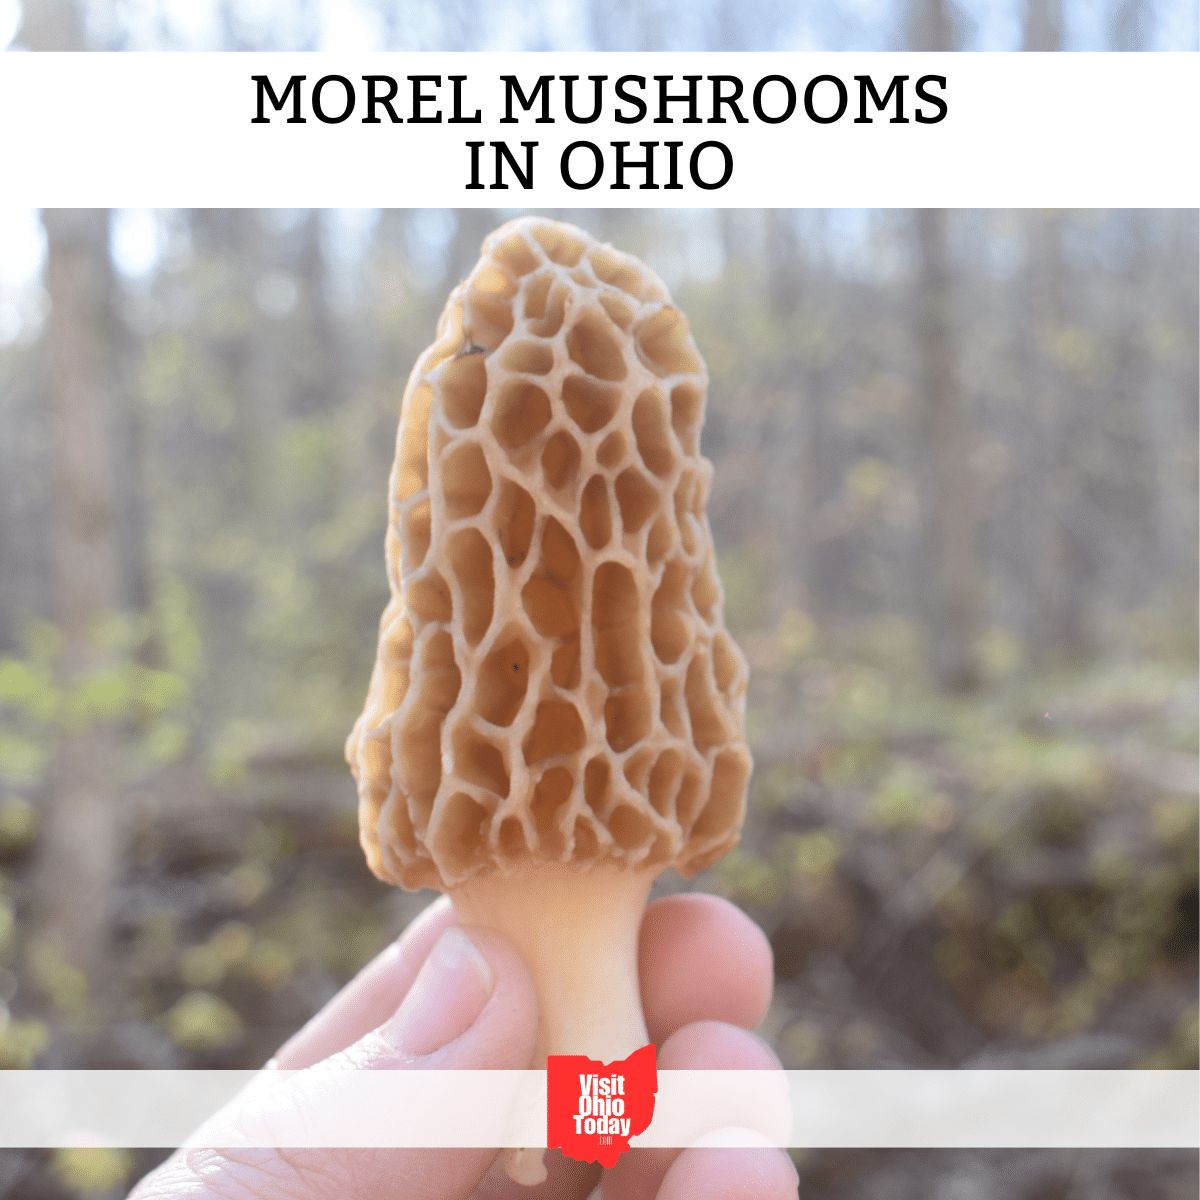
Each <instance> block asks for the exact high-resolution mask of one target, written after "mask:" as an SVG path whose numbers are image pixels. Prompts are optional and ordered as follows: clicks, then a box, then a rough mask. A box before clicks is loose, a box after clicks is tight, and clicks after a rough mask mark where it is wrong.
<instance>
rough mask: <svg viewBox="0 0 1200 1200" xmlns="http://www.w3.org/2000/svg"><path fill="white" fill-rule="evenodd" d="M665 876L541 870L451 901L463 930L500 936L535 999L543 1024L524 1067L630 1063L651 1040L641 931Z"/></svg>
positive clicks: (496, 880)
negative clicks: (556, 1062)
mask: <svg viewBox="0 0 1200 1200" xmlns="http://www.w3.org/2000/svg"><path fill="white" fill-rule="evenodd" d="M660 873H661V868H660V867H654V868H652V869H650V870H644V871H637V870H633V871H630V870H620V869H616V868H611V867H608V866H605V865H601V864H597V865H596V866H591V867H589V866H587V865H579V866H572V865H569V864H551V863H540V864H538V865H537V866H536V867H535V868H533V869H531V870H530V871H529V872H528V873H522V874H518V875H508V876H506V875H487V876H484V877H482V878H474V879H470V880H467V881H466V882H465V883H461V884H459V885H457V886H456V887H455V888H453V889H452V891H451V893H450V894H451V897H452V899H453V900H454V907H455V909H456V911H457V912H458V916H459V919H460V920H461V921H462V922H463V924H465V925H481V926H483V927H484V928H487V929H494V930H496V931H497V932H498V933H501V934H503V935H504V936H505V937H506V938H508V940H509V941H510V942H512V944H513V945H514V946H515V947H516V948H517V950H518V951H519V952H520V954H521V957H522V958H523V959H524V960H525V963H526V965H527V966H528V967H529V971H530V974H532V976H533V982H534V986H535V987H536V989H537V998H538V1008H539V1013H540V1020H539V1024H538V1039H537V1043H536V1044H535V1047H534V1053H533V1061H532V1062H531V1064H530V1066H531V1067H532V1068H533V1069H536V1070H540V1069H543V1068H544V1067H545V1060H546V1056H547V1055H548V1054H585V1055H587V1057H588V1058H594V1059H597V1060H599V1061H600V1062H613V1061H614V1060H617V1059H622V1058H628V1057H629V1055H630V1054H632V1053H633V1052H634V1051H635V1050H640V1049H641V1048H642V1047H643V1046H644V1045H646V1043H647V1042H648V1041H649V1040H650V1038H649V1036H648V1034H647V1033H646V1022H645V1018H644V1017H643V1016H642V998H641V990H640V986H639V983H638V931H639V929H640V927H641V923H642V913H643V911H644V910H645V907H646V899H647V897H648V896H649V894H650V887H651V885H652V884H653V883H654V880H655V879H656V878H657V877H658V875H659V874H660Z"/></svg>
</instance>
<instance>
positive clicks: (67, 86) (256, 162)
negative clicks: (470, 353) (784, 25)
mask: <svg viewBox="0 0 1200 1200" xmlns="http://www.w3.org/2000/svg"><path fill="white" fill-rule="evenodd" d="M1196 64H1197V59H1196V56H1195V55H1194V54H1182V53H1179V54H998V53H997V54H916V53H913V54H909V53H893V54H859V53H840V54H831V53H820V54H816V53H814V54H800V53H796V54H782V53H779V54H777V53H766V54H691V53H671V54H626V53H612V54H593V53H589V54H584V53H571V54H567V53H562V54H560V53H546V54H528V53H525V54H501V53H480V54H436V53H430V54H345V55H343V54H293V53H277V54H217V53H205V54H20V53H9V54H2V55H0V122H2V123H3V124H2V136H3V145H4V183H3V188H2V189H0V195H2V196H3V203H4V204H6V205H11V206H30V207H39V206H56V205H63V206H103V207H144V206H148V207H156V206H161V207H211V206H218V207H225V206H237V207H259V206H263V207H275V206H282V207H343V206H345V207H364V206H365V207H377V206H378V207H442V206H447V207H505V208H537V207H588V208H595V207H610V208H619V207H677V208H686V207H713V206H716V207H746V206H754V207H759V206H770V207H780V206H787V207H826V206H828V207H839V206H849V207H859V206H885V207H888V206H938V207H1006V206H1016V207H1025V206H1036V207H1041V206H1047V207H1065V206H1106V207H1107V206H1112V207H1129V206H1151V207H1153V206H1170V207H1176V206H1182V207H1195V206H1197V205H1200V155H1198V154H1197V153H1196V152H1195V147H1196V146H1197V145H1198V144H1200V109H1198V106H1197V104H1196V102H1195V95H1196V79H1197V65H1196Z"/></svg>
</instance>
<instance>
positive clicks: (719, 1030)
mask: <svg viewBox="0 0 1200 1200" xmlns="http://www.w3.org/2000/svg"><path fill="white" fill-rule="evenodd" d="M658 1069H659V1070H660V1071H778V1070H779V1069H780V1067H779V1059H778V1058H776V1057H775V1054H774V1052H773V1051H772V1050H771V1048H770V1047H769V1046H768V1045H767V1044H766V1042H764V1041H763V1040H762V1039H761V1038H758V1037H756V1036H755V1035H754V1034H752V1033H748V1032H747V1031H746V1030H744V1029H739V1028H738V1027H737V1026H735V1025H726V1024H722V1023H721V1022H719V1021H701V1022H698V1023H696V1024H693V1025H686V1026H684V1028H683V1029H680V1030H678V1031H677V1032H676V1033H674V1034H673V1035H672V1036H671V1037H670V1038H668V1039H667V1041H666V1042H665V1043H664V1044H663V1047H662V1049H661V1050H660V1051H659V1052H658ZM718 1124H725V1122H724V1121H723V1120H722V1121H719V1122H718ZM680 1153H681V1151H680V1150H679V1149H678V1148H671V1149H668V1148H662V1149H659V1148H645V1149H636V1150H630V1151H629V1152H628V1153H626V1154H623V1155H622V1156H621V1158H620V1160H619V1161H618V1163H617V1165H616V1166H615V1167H613V1168H612V1169H610V1170H608V1171H606V1172H605V1174H604V1181H603V1185H602V1194H603V1196H604V1200H648V1198H649V1197H653V1196H655V1195H656V1194H657V1193H658V1191H659V1188H660V1187H661V1185H662V1183H663V1181H664V1179H665V1178H666V1175H667V1173H668V1171H669V1170H670V1169H671V1166H672V1164H673V1163H674V1162H675V1160H676V1159H677V1158H678V1157H679V1155H680Z"/></svg>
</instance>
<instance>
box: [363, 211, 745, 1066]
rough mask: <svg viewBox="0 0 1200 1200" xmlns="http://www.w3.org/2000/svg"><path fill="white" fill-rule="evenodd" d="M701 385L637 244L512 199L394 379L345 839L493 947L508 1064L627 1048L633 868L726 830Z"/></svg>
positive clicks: (736, 675)
mask: <svg viewBox="0 0 1200 1200" xmlns="http://www.w3.org/2000/svg"><path fill="white" fill-rule="evenodd" d="M705 385H706V377H705V373H704V366H703V363H702V362H701V360H700V357H699V355H698V353H697V351H696V348H695V345H694V343H693V341H692V339H691V336H690V334H689V333H688V326H687V321H686V318H685V317H684V316H683V314H682V313H681V312H680V311H679V310H678V309H677V308H675V307H674V306H673V305H672V304H671V301H670V298H669V296H668V295H667V292H666V289H665V288H664V287H663V285H662V283H661V282H660V281H659V280H658V279H657V278H656V277H655V276H654V275H653V274H652V273H651V272H650V271H649V270H648V269H647V268H646V267H645V266H644V265H642V264H641V263H640V262H638V260H636V259H634V258H632V257H630V256H628V255H624V254H621V253H618V252H616V251H614V250H612V249H611V248H610V247H607V246H601V245H598V244H597V243H596V242H595V241H593V240H592V239H591V238H590V237H589V236H588V235H587V234H585V233H583V232H582V231H581V230H578V229H575V228H573V227H571V226H568V225H562V224H558V223H555V222H552V221H547V220H541V219H537V218H522V219H520V220H518V221H514V222H511V223H510V224H508V225H506V226H504V227H503V228H501V229H499V230H498V231H496V233H494V234H493V235H492V236H491V237H489V238H488V239H487V241H486V242H485V243H484V247H483V257H482V258H481V260H480V262H479V263H478V265H477V266H476V267H475V269H474V270H473V271H472V272H471V274H470V276H469V277H468V278H467V280H466V281H465V282H464V283H463V284H461V285H460V286H459V287H457V288H456V289H455V290H454V292H453V293H452V295H451V296H450V299H449V301H448V303H447V305H446V309H445V311H444V312H443V314H442V317H441V321H440V322H439V325H438V336H437V339H436V341H435V342H434V344H433V345H432V346H431V347H430V348H429V349H428V350H427V351H426V352H425V353H424V354H423V355H422V356H421V358H420V359H419V360H418V362H417V364H416V366H415V368H414V369H413V372H412V375H411V377H410V379H409V383H408V387H407V389H406V391H405V395H404V402H403V408H402V413H401V418H400V429H399V435H398V438H397V450H396V460H395V466H394V468H393V471H392V476H391V483H390V520H389V529H388V539H387V563H388V575H389V579H390V582H391V587H392V598H391V602H390V603H389V604H388V606H387V608H386V610H385V611H384V614H383V618H382V621H381V625H380V637H379V651H378V657H377V660H376V665H375V671H374V673H373V676H372V679H371V685H370V690H369V694H368V696H367V702H366V706H365V709H364V711H363V714H362V716H361V717H360V718H359V720H358V722H357V724H356V725H355V727H354V730H353V732H352V733H351V735H350V738H349V741H348V743H347V757H348V759H349V761H350V763H351V766H352V768H353V770H354V774H355V777H356V779H357V781H358V789H359V814H360V827H361V834H362V842H363V846H364V848H365V850H366V854H367V860H368V863H369V864H370V866H371V869H372V870H373V871H374V872H375V873H376V874H377V875H379V876H380V877H381V878H382V879H386V880H389V881H391V882H393V883H396V884H399V885H401V886H403V887H406V888H421V887H434V888H439V889H441V890H444V891H446V892H448V893H449V894H450V896H451V898H452V899H453V901H454V906H455V908H456V910H457V911H458V914H459V917H460V919H461V920H462V921H463V922H464V923H466V924H472V925H479V926H483V927H485V928H490V929H494V930H497V931H499V932H500V933H502V934H503V935H504V936H505V937H506V938H507V939H508V940H509V941H510V942H512V944H513V945H515V946H516V948H517V949H518V950H519V951H520V953H521V955H522V957H523V958H524V960H525V962H526V963H527V964H528V966H529V969H530V971H531V973H532V975H533V979H534V985H535V987H536V990H537V997H538V1003H539V1009H540V1013H541V1026H540V1030H539V1036H538V1041H537V1045H536V1047H535V1050H534V1055H533V1063H532V1064H531V1065H534V1066H537V1065H540V1063H541V1062H543V1061H544V1059H545V1056H546V1055H547V1054H585V1055H587V1056H588V1057H590V1058H594V1059H598V1060H601V1061H612V1060H614V1059H620V1058H624V1057H627V1056H628V1055H629V1054H630V1053H632V1052H633V1051H634V1050H636V1049H638V1048H639V1047H641V1046H642V1045H645V1044H646V1042H647V1041H648V1036H647V1031H646V1025H645V1022H644V1019H643V1015H642V1011H641V1000H640V996H639V985H638V972H637V937H638V928H639V925H640V922H641V916H642V912H643V910H644V908H645V904H646V899H647V896H648V894H649V891H650V887H651V885H652V883H653V882H654V880H655V878H657V876H658V875H659V874H660V873H661V872H662V870H663V869H664V868H666V867H668V866H674V867H675V868H676V869H677V870H678V871H679V872H680V873H681V874H683V875H685V876H690V875H692V874H693V873H695V872H696V871H698V870H700V869H701V868H703V867H705V866H708V865H709V864H710V863H712V862H714V861H715V860H716V859H718V858H719V857H720V856H721V855H722V854H724V853H725V851H726V850H728V849H729V848H730V847H731V846H732V845H733V844H734V843H735V842H736V841H737V837H738V830H739V828H740V825H741V821H742V816H743V812H744V806H745V789H746V783H747V780H748V778H749V775H750V767H751V764H750V755H749V752H748V750H747V748H746V745H745V742H744V739H743V733H742V719H743V710H744V698H745V688H746V667H745V662H744V659H743V657H742V655H741V653H740V652H739V650H738V648H737V646H736V645H735V643H734V642H733V640H732V638H730V636H729V634H728V633H727V632H726V630H725V627H724V620H723V616H722V611H721V588H720V584H719V581H718V578H717V573H716V561H715V555H714V552H713V547H712V540H711V536H710V534H709V529H708V524H707V520H706V518H705V501H706V498H707V494H708V486H709V481H710V478H711V471H712V468H711V465H710V464H709V463H708V462H707V460H705V459H704V458H702V457H700V454H699V437H700V426H701V423H702V419H703V407H704V394H705Z"/></svg>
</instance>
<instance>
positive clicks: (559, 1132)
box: [546, 1045, 658, 1167]
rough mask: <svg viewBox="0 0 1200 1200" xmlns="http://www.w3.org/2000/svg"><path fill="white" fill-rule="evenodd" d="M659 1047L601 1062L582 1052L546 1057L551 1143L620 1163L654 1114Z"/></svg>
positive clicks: (588, 1158) (606, 1163)
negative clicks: (656, 1049) (615, 1060)
mask: <svg viewBox="0 0 1200 1200" xmlns="http://www.w3.org/2000/svg"><path fill="white" fill-rule="evenodd" d="M657 1091H658V1068H657V1065H656V1062H655V1057H654V1047H653V1046H652V1045H650V1046H643V1047H642V1048H641V1049H640V1050H635V1051H634V1052H633V1053H632V1054H631V1055H630V1056H629V1057H628V1058H626V1059H622V1060H620V1061H618V1062H610V1063H602V1062H597V1061H596V1060H595V1059H592V1058H587V1057H586V1056H585V1055H582V1054H552V1055H550V1056H549V1057H548V1058H547V1059H546V1145H547V1146H549V1147H550V1148H551V1149H552V1150H553V1149H559V1150H561V1151H562V1152H563V1153H564V1154H565V1155H567V1156H568V1157H569V1158H576V1159H578V1160H579V1161H580V1162H598V1163H599V1164H600V1165H601V1166H602V1167H613V1166H616V1163H617V1159H618V1158H620V1157H621V1155H622V1154H624V1153H625V1151H626V1150H628V1149H629V1139H630V1138H631V1137H635V1136H636V1135H637V1134H639V1133H642V1132H643V1131H644V1130H645V1129H646V1128H647V1126H649V1124H650V1119H651V1118H652V1117H653V1116H654V1096H655V1093H656V1092H657Z"/></svg>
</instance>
